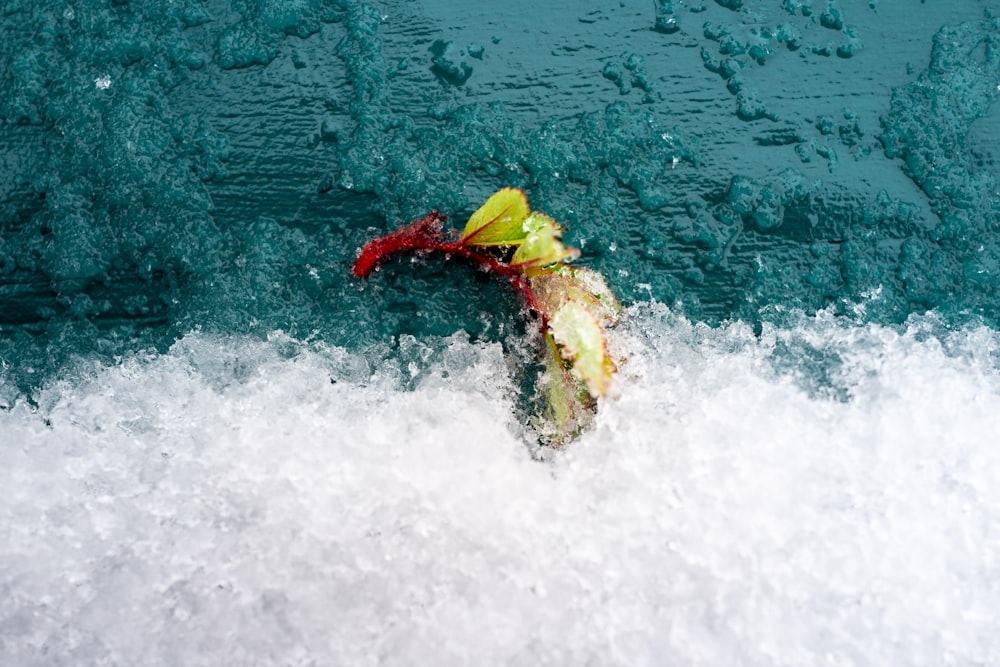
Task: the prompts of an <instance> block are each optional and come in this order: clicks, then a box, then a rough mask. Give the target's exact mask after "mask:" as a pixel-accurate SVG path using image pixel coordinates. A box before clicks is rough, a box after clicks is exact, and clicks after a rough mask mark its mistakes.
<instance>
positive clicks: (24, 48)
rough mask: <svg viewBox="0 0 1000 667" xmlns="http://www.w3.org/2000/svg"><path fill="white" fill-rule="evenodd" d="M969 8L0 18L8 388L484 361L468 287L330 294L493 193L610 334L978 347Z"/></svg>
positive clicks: (498, 326) (993, 278)
mask: <svg viewBox="0 0 1000 667" xmlns="http://www.w3.org/2000/svg"><path fill="white" fill-rule="evenodd" d="M654 4H655V3H654ZM996 9H997V7H996V6H995V3H990V2H983V1H981V0H965V1H963V2H952V3H920V4H916V5H913V4H912V3H896V2H875V1H872V2H830V3H809V2H791V1H786V2H777V1H775V2H745V3H744V2H736V3H719V2H704V3H693V4H685V3H670V2H660V3H659V4H658V5H656V6H655V7H650V6H649V3H647V2H636V3H630V2H621V3H611V4H609V3H604V2H590V3H588V2H575V1H574V2H555V3H548V4H547V5H546V6H545V7H544V8H539V7H537V6H536V4H535V3H527V2H514V3H506V4H504V5H502V6H493V5H487V4H474V5H472V6H469V7H466V6H464V5H462V6H457V5H456V6H454V7H452V6H450V5H448V4H446V3H444V4H436V3H431V2H426V3H425V2H418V3H413V2H407V3H402V2H401V3H393V2H386V3H382V4H378V3H376V4H363V3H358V2H351V1H348V0H341V1H336V2H320V1H318V0H312V1H309V0H302V1H299V2H294V3H282V2H266V1H263V0H261V1H254V2H238V3H233V4H232V5H230V4H229V3H222V2H194V1H187V2H174V3H169V4H159V3H154V4H152V5H150V4H142V3H128V2H111V3H107V2H104V3H101V2H75V3H66V2H51V3H49V2H17V1H9V2H6V3H5V5H4V7H3V9H2V16H3V20H2V24H0V25H2V31H3V32H2V44H3V45H4V46H3V47H2V49H0V73H2V82H3V85H2V88H0V90H2V94H0V119H2V124H0V165H2V171H0V341H2V342H0V345H2V348H0V350H2V351H0V358H2V359H3V360H4V364H5V366H7V369H8V370H7V372H8V373H9V374H12V375H10V376H9V377H11V378H12V379H14V380H16V382H17V384H19V386H26V387H27V386H31V385H32V384H33V380H32V378H36V379H37V378H38V377H47V376H48V374H50V373H52V372H53V371H54V370H55V369H58V368H59V367H61V365H62V364H64V363H65V362H66V360H68V359H71V358H74V357H76V356H78V355H94V354H97V355H100V356H102V357H103V358H108V359H111V358H114V356H115V355H120V354H122V353H124V352H127V351H131V350H136V349H144V348H146V347H149V346H152V347H154V348H157V349H164V348H165V346H167V345H169V343H170V342H172V341H174V340H176V339H177V338H178V337H179V336H182V335H183V334H185V333H186V332H188V331H191V330H193V329H201V330H207V331H216V332H240V333H244V332H250V333H254V332H256V333H257V334H259V335H264V334H266V333H267V332H269V331H272V330H274V329H282V330H284V331H286V332H288V333H289V334H291V335H293V336H298V337H308V336H314V337H319V338H320V339H322V340H325V341H328V342H330V343H332V344H338V345H347V346H349V347H352V348H356V349H357V348H360V347H362V346H364V345H367V344H369V343H371V342H387V341H392V340H395V337H397V336H398V335H399V334H412V335H415V336H418V337H420V336H426V335H447V334H449V333H451V332H453V331H456V330H462V329H464V330H466V331H469V332H470V333H471V334H472V335H473V336H475V337H481V336H484V337H486V338H487V339H492V340H496V339H499V338H503V334H502V333H498V332H502V331H504V330H509V329H510V328H516V327H517V322H518V318H517V317H516V316H510V317H508V316H505V315H502V314H498V313H497V309H494V308H492V304H494V303H496V302H497V300H498V299H499V300H500V302H501V303H505V304H509V305H510V306H511V308H512V309H516V304H515V303H514V302H513V300H512V299H510V298H509V297H508V296H507V295H506V294H505V292H504V291H503V290H500V289H498V288H495V287H493V286H491V285H489V284H488V282H487V281H484V280H476V278H475V277H474V273H473V272H471V271H469V270H466V269H465V268H462V267H458V266H450V265H449V266H444V265H442V264H441V263H440V262H437V261H428V262H427V263H426V264H422V265H421V266H420V267H416V268H413V269H409V268H407V269H402V268H400V269H399V270H392V271H385V272H383V274H382V275H380V276H379V277H378V279H377V280H375V281H372V283H371V284H369V285H365V286H361V285H359V284H358V283H357V282H356V281H355V280H354V279H352V277H351V276H350V275H349V273H348V270H347V269H348V267H349V265H350V262H351V261H352V259H353V258H354V256H355V254H356V252H357V250H358V248H359V247H360V246H361V245H362V244H363V243H364V242H365V241H366V240H368V239H370V238H372V237H374V236H376V235H378V234H381V233H384V232H386V231H388V230H391V229H394V228H396V227H398V226H399V225H401V224H403V223H405V222H407V221H409V220H410V219H412V218H413V217H416V216H418V215H422V214H424V213H426V212H427V211H428V210H430V209H432V208H438V209H440V210H442V211H444V212H446V213H448V214H449V215H451V216H452V219H453V221H456V224H460V223H461V222H462V221H464V219H465V217H466V216H467V215H468V214H469V213H470V212H471V210H473V209H474V208H475V207H476V206H477V205H478V203H480V202H481V201H482V200H483V199H484V198H485V197H486V196H488V194H489V193H491V192H492V191H493V190H495V189H497V188H498V187H500V186H503V185H514V186H518V187H523V188H525V189H526V190H527V191H528V193H529V196H530V198H531V201H532V203H533V205H534V206H535V207H536V208H540V209H542V210H545V211H548V212H550V213H551V214H553V215H555V216H556V217H557V218H558V219H560V220H562V221H564V222H565V224H566V225H568V227H569V232H568V239H569V240H570V241H571V242H572V243H574V244H576V245H579V246H581V247H582V248H583V250H584V257H585V260H584V261H585V262H587V263H589V264H590V265H592V266H594V267H596V268H598V269H600V270H601V271H603V272H604V273H605V275H607V276H608V279H609V280H610V282H611V283H612V285H613V287H614V288H615V289H616V290H617V291H618V292H619V293H620V294H621V296H622V298H623V299H624V300H625V301H626V302H627V303H628V302H634V301H637V300H649V299H653V300H657V301H660V302H664V303H668V304H673V305H675V306H676V307H678V308H679V309H681V311H682V312H684V313H685V314H687V315H688V316H690V317H692V318H694V319H697V320H701V321H705V322H708V323H713V324H716V323H719V322H722V321H725V320H728V319H733V318H737V319H742V320H744V321H749V322H757V323H760V322H764V321H776V320H780V319H781V317H782V315H781V314H780V313H779V312H778V311H780V310H782V309H785V308H788V307H799V308H803V309H805V310H806V311H807V312H814V311H816V310H817V309H822V308H828V307H833V308H834V309H836V310H837V312H842V313H844V314H847V315H851V316H854V313H855V311H856V309H855V308H854V306H855V305H856V304H858V303H860V302H865V303H866V304H867V305H866V308H865V309H864V313H865V315H864V318H863V319H866V320H870V321H873V322H878V323H900V322H902V321H904V320H905V319H906V317H907V316H908V315H910V314H912V313H922V312H925V311H927V310H930V309H933V310H935V311H936V312H937V313H939V314H940V315H941V316H942V317H943V318H944V320H945V321H946V322H947V323H949V324H950V325H960V324H962V323H966V322H970V321H983V322H986V323H989V324H990V325H993V326H996V325H997V324H998V321H997V317H998V313H1000V310H998V298H1000V293H998V285H1000V275H998V271H1000V267H998V263H997V262H998V257H1000V255H998V252H1000V249H998V245H997V240H996V236H997V235H996V233H995V229H996V225H997V221H998V215H1000V213H998V210H1000V209H998V193H997V183H996V179H997V176H998V167H997V150H998V144H997V141H998V140H997V137H998V136H1000V125H998V124H997V122H998V120H997V119H998V118H1000V116H998V115H997V113H998V112H997V111H996V106H995V100H996V97H997V95H998V94H1000V93H998V90H997V85H998V79H1000V56H998V53H997V46H996V40H997V35H998V30H1000V28H998V24H997V20H996V19H993V18H991V17H992V14H991V12H994V11H996ZM654 10H655V11H654ZM657 21H659V23H657ZM876 294H877V298H875V299H872V298H871V296H872V295H876ZM500 310H506V309H500Z"/></svg>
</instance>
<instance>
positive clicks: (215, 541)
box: [0, 304, 1000, 667]
mask: <svg viewBox="0 0 1000 667" xmlns="http://www.w3.org/2000/svg"><path fill="white" fill-rule="evenodd" d="M630 315H631V316H630V319H629V321H628V322H627V323H625V324H624V325H623V326H622V327H620V328H619V330H618V331H617V333H616V334H615V335H616V344H617V345H618V347H619V348H620V349H621V350H622V351H623V352H624V354H625V355H626V356H627V357H628V360H627V362H626V363H625V364H624V366H623V370H622V373H621V374H620V375H619V377H618V378H617V379H616V385H615V389H614V395H613V396H611V397H610V398H609V399H607V400H606V401H604V402H603V404H602V405H601V409H600V413H599V415H598V418H597V420H596V423H595V425H594V427H593V428H592V430H590V431H589V432H588V433H586V434H585V435H584V436H583V437H581V438H580V439H579V440H577V441H576V442H574V443H573V444H572V445H571V446H570V447H569V448H568V449H566V450H564V451H562V452H557V453H553V454H549V455H546V456H545V457H544V460H538V457H537V455H536V456H534V457H533V456H532V450H531V448H530V447H528V446H527V445H526V444H525V433H524V432H523V429H521V428H520V427H519V426H518V424H517V422H516V419H515V417H514V407H515V404H516V399H515V398H514V397H513V396H512V394H513V392H514V389H513V383H512V381H511V380H510V379H509V375H508V372H509V371H508V368H509V365H508V362H507V361H505V359H504V356H503V353H502V351H501V348H500V346H499V345H498V344H478V343H470V342H469V341H468V339H467V338H466V337H464V336H463V335H455V336H453V337H451V338H449V339H446V340H444V341H437V342H438V343H439V345H438V346H437V347H436V348H434V347H433V345H430V346H429V347H427V348H426V349H424V348H422V347H421V346H422V345H424V344H425V342H418V341H412V340H409V341H406V345H407V346H409V347H411V348H414V347H415V348H416V349H417V350H418V354H417V356H418V357H420V356H421V354H422V355H423V357H424V358H426V359H429V361H428V362H427V364H426V367H424V368H422V369H420V368H416V367H415V366H409V365H408V364H406V363H405V362H400V363H394V362H390V361H384V360H383V361H381V362H378V363H374V362H371V361H370V360H369V359H370V358H366V357H365V356H364V355H362V354H359V353H349V352H347V351H344V350H342V349H338V348H333V347H328V346H324V345H322V344H318V343H305V342H298V341H292V340H289V339H287V338H286V337H283V336H282V335H280V334H275V335H274V336H272V338H271V339H270V340H268V341H259V340H253V339H249V338H238V337H222V336H210V335H206V334H201V333H192V334H190V335H188V336H187V337H185V338H184V339H183V340H181V341H179V342H178V343H177V344H175V345H174V346H173V348H172V349H171V350H170V351H169V352H168V353H165V354H159V355H157V354H153V353H150V354H145V355H136V356H135V357H132V358H128V359H124V360H122V361H121V362H120V363H118V364H115V365H112V366H99V365H92V366H91V367H85V366H82V365H81V367H80V368H79V369H77V370H76V371H74V372H73V373H72V374H67V376H66V377H65V378H64V379H63V380H61V381H59V382H55V383H53V384H51V385H49V386H48V387H47V388H45V389H44V390H42V391H40V392H39V393H38V394H37V395H36V397H35V399H36V407H32V406H31V405H30V404H29V402H27V401H26V400H24V399H23V397H22V398H18V399H15V400H10V399H9V397H10V396H12V393H11V392H12V390H11V389H10V388H9V387H7V388H4V387H3V386H2V384H0V397H2V396H4V395H6V396H8V399H6V402H7V403H8V405H7V406H6V409H5V410H3V411H0V457H2V458H0V461H2V465H0V664H2V665H18V666H30V665H128V666H130V667H131V666H139V665H184V666H195V665H213V666H215V665H242V666H250V665H282V666H286V665H316V666H321V665H654V664H655V665H796V666H804V665H827V666H830V665H838V666H839V665H908V666H914V665H934V666H937V665H995V664H1000V621H998V619H1000V438H998V433H1000V374H998V370H997V365H998V364H997V356H998V355H997V351H998V349H1000V348H998V341H1000V337H998V335H997V333H996V332H994V331H991V330H989V329H985V328H968V329H965V330H962V331H959V332H950V333H949V332H946V331H943V329H942V328H941V327H939V326H937V325H936V324H935V322H934V321H933V319H932V318H926V319H923V320H914V321H912V322H911V323H910V325H909V326H908V327H906V328H903V329H902V330H899V331H894V330H891V329H887V328H881V327H877V326H872V325H866V326H860V325H853V324H850V323H847V322H844V321H841V320H838V319H837V318H835V317H833V316H829V315H822V314H821V315H820V316H818V317H812V318H808V317H802V318H801V322H800V323H799V324H797V325H795V326H794V327H790V328H787V329H775V328H765V330H764V331H763V333H762V334H761V335H760V336H759V337H758V336H755V335H754V334H753V332H752V331H751V330H750V328H749V327H747V326H746V325H743V324H740V323H735V324H731V325H728V326H724V327H722V328H719V329H711V328H708V327H705V326H701V325H696V324H693V323H691V322H689V321H687V320H685V319H683V318H681V317H678V316H676V315H674V314H672V313H671V312H670V311H669V310H668V309H667V308H666V307H664V306H661V305H657V304H640V305H638V306H635V307H633V308H632V309H631V313H630ZM435 350H436V351H435ZM413 374H416V377H415V379H412V378H411V377H410V376H411V375H413ZM411 380H412V381H411ZM411 384H415V387H412V386H410V385H411ZM2 402H3V401H0V403H2Z"/></svg>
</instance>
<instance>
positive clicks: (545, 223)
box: [510, 211, 580, 272]
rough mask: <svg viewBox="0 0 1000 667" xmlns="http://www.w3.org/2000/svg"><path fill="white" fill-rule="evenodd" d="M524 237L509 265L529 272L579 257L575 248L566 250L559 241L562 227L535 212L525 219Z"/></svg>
mask: <svg viewBox="0 0 1000 667" xmlns="http://www.w3.org/2000/svg"><path fill="white" fill-rule="evenodd" d="M523 228H524V231H525V233H526V237H525V239H524V242H523V243H521V245H520V246H519V247H518V249H517V251H516V252H515V253H514V256H513V257H511V259H510V265H511V266H512V267H516V268H519V269H521V270H522V271H525V272H529V271H531V270H532V269H535V268H541V267H545V266H549V265H550V264H555V263H556V262H565V261H568V260H571V259H575V258H577V257H579V256H580V251H579V250H577V249H576V248H567V247H566V246H564V245H563V244H562V243H561V242H560V241H559V237H560V236H561V235H562V227H560V226H559V223H557V222H556V221H555V220H554V219H552V218H551V217H549V216H547V215H545V214H544V213H538V212H537V211H536V212H534V213H532V214H531V215H529V216H528V217H527V219H526V220H525V221H524V224H523Z"/></svg>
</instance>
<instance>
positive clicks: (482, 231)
mask: <svg viewBox="0 0 1000 667" xmlns="http://www.w3.org/2000/svg"><path fill="white" fill-rule="evenodd" d="M529 212H530V209H529V208H528V198H527V197H526V196H525V195H524V192H523V191H522V190H518V189H516V188H503V189H502V190H498V191H497V192H495V193H494V194H493V196H492V197H490V198H489V199H487V200H486V203H485V204H483V205H482V206H480V207H479V209H478V210H477V211H476V212H475V213H473V214H472V217H470V218H469V222H467V223H466V225H465V230H464V231H463V232H462V239H461V242H462V243H464V244H466V245H476V246H503V245H518V244H520V243H521V242H522V241H524V239H525V237H526V236H527V232H526V231H525V229H524V220H525V218H527V217H528V213H529Z"/></svg>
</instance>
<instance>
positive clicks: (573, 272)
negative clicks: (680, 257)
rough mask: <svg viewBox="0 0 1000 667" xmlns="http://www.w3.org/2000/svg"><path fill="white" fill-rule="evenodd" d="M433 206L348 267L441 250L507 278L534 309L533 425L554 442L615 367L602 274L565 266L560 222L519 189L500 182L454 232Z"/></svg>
mask: <svg viewBox="0 0 1000 667" xmlns="http://www.w3.org/2000/svg"><path fill="white" fill-rule="evenodd" d="M444 220H445V216H444V215H441V214H440V213H438V212H437V211H432V212H431V213H430V214H429V215H426V216H424V217H423V218H419V219H418V220H414V221H413V222H412V223H410V224H409V225H407V226H406V227H403V228H402V229H399V230H397V231H395V232H392V233H391V234H387V235H385V236H382V237H380V238H377V239H374V240H372V241H370V242H368V243H367V244H366V245H365V247H364V248H363V249H362V250H361V254H360V255H359V256H358V259H357V261H356V262H355V263H354V268H353V269H352V270H353V272H354V275H356V276H357V277H359V278H367V277H368V276H369V275H370V274H371V272H372V271H373V270H374V269H375V268H376V266H377V265H378V264H379V262H381V261H382V260H383V259H385V258H386V257H389V256H390V255H394V254H396V253H404V252H429V251H436V252H443V253H447V254H450V255H455V256H458V257H463V258H465V259H467V260H470V261H472V262H475V263H476V264H478V265H479V266H481V267H483V268H485V269H486V270H487V271H490V272H492V273H495V274H496V275H498V276H501V277H503V278H506V279H507V280H508V281H509V282H510V284H511V285H512V286H513V287H514V289H515V290H516V291H517V292H518V294H520V295H521V297H522V299H523V300H524V302H525V304H526V305H527V307H528V308H529V309H531V310H532V311H534V312H535V313H537V315H538V324H539V327H540V330H541V334H542V338H543V341H544V344H543V345H542V346H541V355H542V361H543V367H544V370H543V372H542V376H541V378H540V382H539V387H540V389H541V392H542V397H543V399H544V407H543V410H542V414H541V415H537V416H535V417H534V418H532V420H531V421H532V426H533V427H534V428H535V429H536V430H537V431H538V433H539V435H540V437H541V438H542V440H543V441H545V442H547V443H548V444H550V445H553V446H556V447H559V446H562V445H564V444H566V443H567V442H569V441H570V440H571V439H572V438H573V437H575V436H576V435H578V434H579V433H580V431H581V430H582V429H583V427H585V426H586V425H587V424H588V423H589V422H590V420H591V419H592V417H593V414H594V412H595V411H596V408H597V399H598V397H601V396H605V395H606V394H607V392H608V389H609V387H610V386H611V379H612V377H613V376H614V374H615V372H616V370H617V367H616V365H615V363H614V361H613V360H612V358H611V355H610V354H609V353H608V345H607V340H606V337H605V328H607V327H610V326H613V325H614V324H616V323H617V322H618V318H619V315H620V312H621V306H620V305H619V304H618V300H617V299H616V298H615V296H614V294H613V293H612V292H611V290H610V289H609V288H608V285H607V283H606V282H605V281H604V278H603V277H602V276H601V274H599V273H597V272H596V271H593V270H591V269H586V268H582V267H577V266H571V265H570V264H569V262H570V261H572V260H573V259H575V258H576V257H578V256H579V255H580V251H579V250H577V249H576V248H568V247H566V246H564V245H563V243H562V241H561V240H560V239H561V236H562V231H563V230H562V227H560V226H559V223H557V222H556V221H555V220H554V219H552V218H551V217H549V216H548V215H546V214H544V213H541V212H538V211H532V210H531V209H530V208H529V207H528V199H527V197H526V196H525V194H524V192H523V191H521V190H518V189H515V188H503V189H501V190H499V191H498V192H496V193H495V194H494V195H493V196H492V197H490V198H489V199H488V200H487V201H486V203H485V204H483V205H482V206H481V207H480V208H479V210H477V211H476V212H475V213H473V214H472V217H470V218H469V221H468V222H467V223H466V225H465V229H464V230H463V231H462V233H461V235H459V236H458V237H457V238H456V237H455V235H454V233H453V234H452V235H451V238H449V237H448V236H447V235H446V234H445V233H444V231H443V224H442V223H443V222H444Z"/></svg>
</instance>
